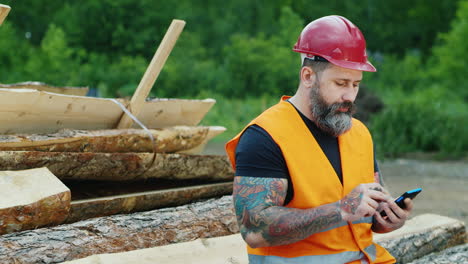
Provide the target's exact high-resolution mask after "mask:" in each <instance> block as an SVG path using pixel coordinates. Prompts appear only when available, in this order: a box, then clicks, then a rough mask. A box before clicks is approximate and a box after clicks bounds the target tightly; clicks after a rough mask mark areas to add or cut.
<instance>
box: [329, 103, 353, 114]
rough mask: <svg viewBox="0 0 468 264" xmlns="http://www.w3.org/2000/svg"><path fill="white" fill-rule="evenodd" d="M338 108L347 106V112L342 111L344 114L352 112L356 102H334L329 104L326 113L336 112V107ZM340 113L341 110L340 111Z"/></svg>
mask: <svg viewBox="0 0 468 264" xmlns="http://www.w3.org/2000/svg"><path fill="white" fill-rule="evenodd" d="M340 108H348V111H347V112H344V114H354V113H356V104H355V103H353V102H349V101H348V102H343V103H334V104H331V105H330V106H329V107H328V109H327V110H328V111H327V112H328V113H327V114H329V113H337V112H338V109H340ZM340 113H341V112H340Z"/></svg>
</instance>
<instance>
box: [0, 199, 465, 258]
mask: <svg viewBox="0 0 468 264" xmlns="http://www.w3.org/2000/svg"><path fill="white" fill-rule="evenodd" d="M238 232H239V229H238V226H237V223H236V218H235V213H234V209H233V206H232V197H231V196H224V197H222V198H219V199H211V200H207V201H204V202H198V203H193V204H190V205H184V206H179V207H176V208H166V209H159V210H154V211H149V212H142V213H135V214H131V215H116V216H107V217H100V218H94V219H89V220H85V221H81V222H77V223H73V224H69V225H62V226H56V227H50V228H42V229H37V230H31V231H24V232H20V233H15V234H8V235H4V236H1V237H0V263H60V262H63V261H69V260H73V259H78V258H84V257H86V256H90V255H95V254H103V253H116V252H126V251H129V250H135V249H144V248H151V247H158V248H155V249H154V250H155V251H157V252H163V253H164V254H161V253H160V254H154V255H155V256H162V257H164V258H165V259H166V260H167V259H171V258H170V257H171V255H170V254H172V256H173V257H174V256H179V258H178V259H180V258H183V257H184V256H185V258H187V259H190V260H191V263H226V260H227V259H230V260H236V262H235V263H247V262H246V255H245V254H246V253H245V244H244V242H243V241H242V238H241V236H240V235H239V234H238ZM232 234H235V235H234V236H228V235H232ZM221 236H227V237H226V238H222V237H221ZM213 237H217V238H216V239H215V240H216V241H218V242H216V243H215V242H211V240H210V239H208V240H202V244H203V245H204V246H206V247H211V248H212V249H211V250H212V251H213V252H214V251H216V252H224V253H223V254H221V256H219V254H218V257H221V258H223V259H220V258H218V259H217V262H206V260H208V259H210V258H209V255H210V254H211V253H210V252H209V251H204V252H205V253H203V254H201V255H200V254H199V252H197V251H196V248H198V247H199V246H195V244H193V243H195V241H192V240H196V239H206V238H213ZM224 239H228V240H230V241H231V242H229V243H219V241H221V240H224ZM232 239H234V242H232ZM466 239H467V237H466V231H465V226H464V223H463V222H461V221H458V220H455V219H451V218H447V217H442V216H437V215H421V216H416V217H414V218H413V219H411V220H409V221H408V222H407V225H406V226H405V227H404V228H402V229H400V230H398V231H396V232H393V233H389V234H384V235H376V236H375V241H376V242H377V243H379V244H381V245H382V246H384V247H385V248H387V249H388V250H389V251H390V252H391V253H392V254H393V255H394V256H395V257H396V258H397V260H398V262H399V263H408V262H410V261H413V260H416V259H418V258H423V257H424V255H427V254H429V253H431V252H435V251H440V250H443V249H445V248H452V249H450V250H451V252H452V251H453V252H452V253H453V254H451V257H454V258H455V257H456V258H459V257H460V258H461V256H458V257H457V255H460V254H463V252H465V251H466V250H465V249H466V247H465V246H461V247H459V248H454V246H457V245H460V244H461V245H463V244H466V243H467V240H466ZM189 241H192V242H189ZM198 241H200V240H198ZM181 242H187V245H186V246H182V244H183V243H182V244H180V245H181V246H180V247H177V248H178V249H176V250H168V249H166V248H165V247H161V248H159V247H160V246H164V245H170V244H174V243H181ZM216 244H220V245H229V247H230V248H219V247H216ZM464 250H465V251H464ZM445 253H446V254H449V253H450V252H448V251H446V252H445ZM233 254H234V255H233ZM235 254H241V255H235ZM440 254H444V253H439V256H440ZM430 258H432V259H434V258H435V257H434V256H431V257H430ZM121 259H125V258H124V257H122V258H121ZM151 259H152V261H153V263H159V262H158V261H157V260H158V258H156V257H154V258H151ZM461 259H462V258H461ZM197 260H198V262H197ZM200 260H203V261H200ZM155 261H156V262H155ZM77 263H87V262H77ZM99 263H101V262H99ZM102 263H115V262H102ZM118 263H125V262H118ZM139 263H141V262H139ZM164 263H180V262H171V261H169V262H164ZM228 263H229V262H228ZM417 263H423V262H417ZM427 263H431V262H427ZM432 263H436V262H432ZM442 263H443V262H442Z"/></svg>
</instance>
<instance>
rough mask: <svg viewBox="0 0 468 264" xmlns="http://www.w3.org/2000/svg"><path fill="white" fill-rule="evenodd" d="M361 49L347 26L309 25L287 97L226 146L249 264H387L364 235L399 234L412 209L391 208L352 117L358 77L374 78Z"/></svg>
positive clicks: (363, 133)
mask: <svg viewBox="0 0 468 264" xmlns="http://www.w3.org/2000/svg"><path fill="white" fill-rule="evenodd" d="M365 49H366V43H365V39H364V36H363V35H362V33H361V31H360V30H359V29H358V28H357V27H356V26H355V25H354V24H353V23H351V22H350V21H349V20H348V19H346V18H344V17H340V16H327V17H323V18H320V19H317V20H315V21H312V22H311V23H310V24H309V25H307V26H306V27H305V28H304V29H303V31H302V33H301V35H300V36H299V39H298V41H297V43H296V45H295V46H294V49H293V50H294V51H296V52H299V53H300V55H301V63H302V67H301V70H300V73H299V76H300V83H299V87H298V89H297V92H296V94H295V95H294V96H293V97H287V96H284V97H283V98H281V100H280V102H279V103H278V104H277V105H275V106H273V107H271V108H270V109H268V110H266V111H265V112H263V113H262V114H261V115H260V116H258V117H257V118H255V119H254V120H253V121H252V122H250V123H249V124H248V125H247V127H246V128H245V129H244V130H243V131H242V132H241V133H239V135H237V136H236V137H235V138H234V139H232V140H231V141H229V142H228V143H227V145H226V152H227V153H228V156H229V158H230V161H231V163H232V165H233V168H234V169H235V173H236V174H235V175H236V176H235V179H234V193H233V199H234V207H235V211H236V215H237V220H238V224H239V227H240V232H241V234H242V237H243V238H244V240H245V242H246V243H247V252H248V256H249V262H250V263H252V264H255V263H301V264H302V263H395V259H394V258H393V257H392V256H391V255H390V254H389V253H388V252H387V251H386V250H385V249H384V248H382V247H380V246H379V245H377V244H375V243H373V238H372V232H381V233H383V232H390V231H393V230H395V229H397V228H399V227H401V226H402V225H403V224H404V222H405V220H406V219H407V217H408V216H409V214H410V212H411V210H412V207H413V204H412V202H411V200H410V199H406V200H405V204H406V209H401V208H400V207H398V205H396V204H395V203H394V201H393V198H392V197H391V196H390V195H389V193H388V191H387V190H385V188H384V187H383V181H382V178H381V175H380V174H379V170H378V166H377V162H376V160H375V156H374V148H373V144H372V138H371V135H370V133H369V131H368V130H367V128H366V127H365V126H364V124H362V123H361V122H360V121H358V120H356V119H354V118H352V113H353V110H354V100H355V99H356V96H357V93H358V90H359V84H360V82H361V80H362V72H363V71H371V72H372V71H376V70H375V68H374V66H373V65H372V64H371V63H370V62H369V61H368V60H367V56H366V50H365ZM382 211H384V212H385V213H386V216H385V217H382V216H381V214H380V212H382Z"/></svg>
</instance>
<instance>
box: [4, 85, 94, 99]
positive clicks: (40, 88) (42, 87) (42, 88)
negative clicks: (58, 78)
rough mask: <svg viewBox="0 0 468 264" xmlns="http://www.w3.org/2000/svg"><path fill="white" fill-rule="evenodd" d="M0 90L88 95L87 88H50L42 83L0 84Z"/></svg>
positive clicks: (50, 86)
mask: <svg viewBox="0 0 468 264" xmlns="http://www.w3.org/2000/svg"><path fill="white" fill-rule="evenodd" d="M0 88H8V89H36V90H38V91H45V92H50V93H58V94H67V95H78V96H85V95H86V94H87V93H88V90H89V88H88V87H70V86H63V87H58V86H52V85H48V84H46V83H43V82H20V83H12V84H0Z"/></svg>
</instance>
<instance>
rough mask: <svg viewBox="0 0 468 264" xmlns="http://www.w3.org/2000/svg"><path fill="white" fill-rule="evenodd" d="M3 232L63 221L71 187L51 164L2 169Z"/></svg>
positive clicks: (0, 215)
mask: <svg viewBox="0 0 468 264" xmlns="http://www.w3.org/2000/svg"><path fill="white" fill-rule="evenodd" d="M0 193H1V194H2V198H1V200H0V234H6V233H12V232H18V231H21V230H28V229H33V228H37V227H42V226H46V225H58V224H61V223H62V222H63V221H64V220H65V219H66V218H67V217H68V212H69V210H70V199H71V196H70V190H69V189H68V188H67V187H66V186H65V185H63V183H61V182H60V181H59V180H58V179H57V178H56V177H55V176H54V175H52V173H50V171H49V170H48V169H47V168H39V169H32V170H26V171H2V172H0Z"/></svg>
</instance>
